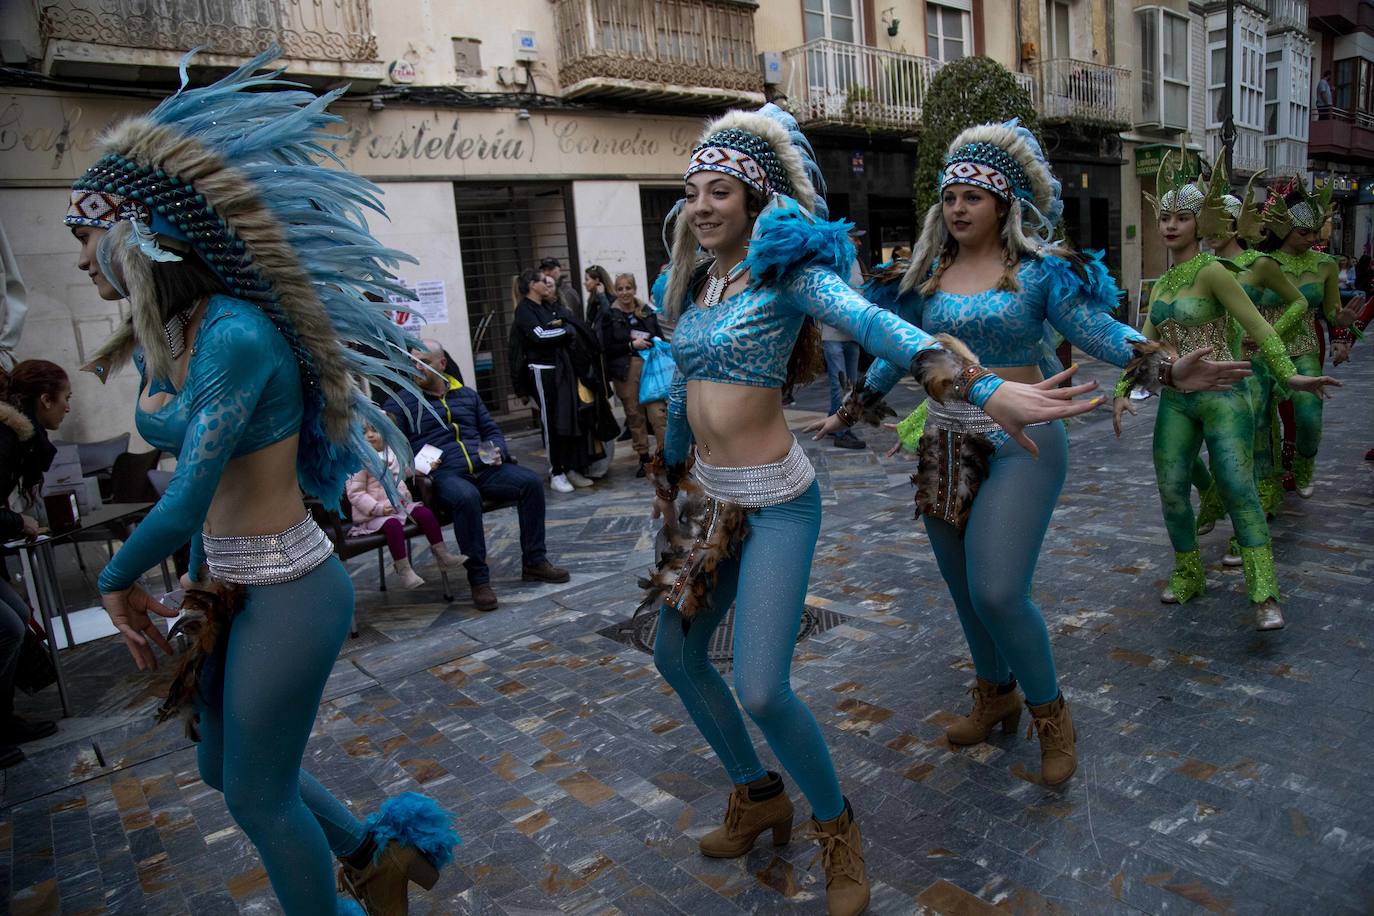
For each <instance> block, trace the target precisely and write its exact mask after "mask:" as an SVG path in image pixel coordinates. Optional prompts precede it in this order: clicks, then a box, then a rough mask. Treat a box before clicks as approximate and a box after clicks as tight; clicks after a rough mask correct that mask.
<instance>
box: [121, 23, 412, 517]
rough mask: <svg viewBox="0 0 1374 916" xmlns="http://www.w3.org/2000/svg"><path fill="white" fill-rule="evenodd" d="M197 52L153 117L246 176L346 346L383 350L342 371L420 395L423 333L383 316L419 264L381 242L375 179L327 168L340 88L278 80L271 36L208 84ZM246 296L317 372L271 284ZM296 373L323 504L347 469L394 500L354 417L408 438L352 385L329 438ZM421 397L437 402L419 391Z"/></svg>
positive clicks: (312, 481) (307, 459)
mask: <svg viewBox="0 0 1374 916" xmlns="http://www.w3.org/2000/svg"><path fill="white" fill-rule="evenodd" d="M194 54H195V52H194V51H193V52H191V53H190V54H187V55H186V56H185V57H183V58H182V61H181V67H180V70H181V88H180V89H179V90H178V91H177V92H176V93H175V94H174V95H172V96H171V97H170V98H168V99H166V100H164V101H163V102H162V103H161V104H160V105H158V106H157V107H156V108H155V109H154V110H153V111H152V112H151V113H150V114H149V116H148V117H149V119H150V120H152V121H153V122H154V123H157V124H164V125H167V126H169V127H172V128H173V129H175V130H176V131H177V132H179V133H181V134H183V135H186V136H189V137H192V138H194V139H195V140H197V141H198V142H200V143H201V144H203V145H204V146H206V147H208V148H209V149H212V150H214V151H215V152H216V153H217V154H218V155H219V157H220V158H221V159H222V160H223V162H224V164H225V165H226V166H228V167H230V168H233V169H236V170H238V171H239V172H240V173H242V174H243V175H244V176H246V177H247V178H248V180H249V181H250V182H252V184H253V187H254V191H255V193H256V194H257V196H258V198H259V200H260V201H261V203H262V204H263V205H264V206H266V207H267V208H268V209H269V210H270V211H271V212H272V213H273V215H274V216H275V217H276V218H277V220H278V221H279V223H280V225H281V227H282V229H283V231H284V233H285V236H286V239H287V241H288V242H289V243H290V244H291V245H292V247H293V248H294V249H295V251H296V255H297V258H298V260H299V262H300V264H301V266H302V268H303V269H304V270H305V271H306V272H307V273H308V274H309V277H310V280H311V283H312V285H313V286H314V289H315V292H316V295H317V296H318V298H319V301H320V303H321V305H322V306H323V307H324V311H325V313H326V314H327V316H328V318H329V321H330V322H331V324H332V325H333V326H334V329H335V331H336V332H337V333H338V335H339V337H340V338H341V339H342V340H343V341H344V343H345V344H346V345H347V344H360V345H363V346H366V347H368V348H371V349H372V350H373V351H376V352H377V353H380V354H381V355H380V356H378V355H370V354H367V353H363V352H362V351H361V350H359V349H357V348H356V347H353V346H345V347H343V348H342V350H341V353H340V354H339V358H341V359H342V360H343V361H344V364H345V365H346V367H347V369H348V371H349V372H352V373H356V374H358V375H362V376H366V377H369V378H371V379H373V380H374V381H376V382H377V383H379V384H381V385H382V386H383V387H384V388H385V389H387V390H388V391H392V390H395V389H396V388H404V389H406V390H409V391H411V393H413V394H416V395H417V397H418V396H419V392H418V390H417V389H416V387H415V382H414V379H413V371H414V370H413V368H412V364H411V360H410V356H409V350H410V349H411V348H412V347H415V346H418V341H416V340H415V339H414V338H413V337H411V336H410V335H409V334H407V333H406V332H404V331H403V330H402V329H401V328H400V327H398V326H397V325H396V324H395V322H393V321H392V320H391V319H390V317H389V316H388V315H387V310H388V309H389V308H390V302H389V301H388V300H389V297H390V296H393V295H395V296H401V297H405V298H414V294H413V293H412V292H411V291H410V290H409V289H407V288H406V287H405V286H404V285H402V284H401V283H400V281H399V280H397V278H396V276H395V275H394V273H393V271H394V270H395V269H397V268H398V267H399V265H400V264H402V263H416V262H415V259H414V258H413V257H411V256H410V255H408V254H406V253H405V252H401V251H397V250H395V249H391V248H387V247H385V246H383V245H381V244H380V243H378V241H377V240H376V238H375V237H373V235H372V233H371V231H370V230H369V229H368V225H367V214H368V213H373V214H378V215H381V216H385V215H386V211H385V208H384V207H383V205H382V197H383V192H382V190H381V189H380V188H378V187H377V186H376V185H375V184H373V183H372V182H370V181H368V180H367V179H365V178H362V177H360V176H358V175H355V174H353V173H351V172H349V171H347V170H345V169H343V168H338V167H327V166H329V165H332V166H339V165H341V164H342V163H341V162H340V160H339V158H338V157H337V156H336V155H335V154H334V153H333V152H332V151H331V149H330V146H329V144H330V143H331V142H332V140H333V139H334V137H333V136H332V135H330V134H329V130H330V128H332V127H333V126H334V125H337V124H339V123H341V122H342V120H343V119H342V118H341V117H340V116H338V115H335V114H331V113H330V112H329V111H328V110H327V109H328V107H329V105H330V104H331V103H332V102H333V101H335V100H336V99H337V98H339V97H340V96H341V95H342V94H343V92H344V90H343V89H336V90H334V91H331V92H327V93H324V94H323V95H319V96H317V95H315V94H314V93H312V92H310V91H309V90H308V89H307V88H306V87H305V86H303V85H302V84H300V83H296V82H292V81H289V80H286V79H283V78H282V73H283V70H282V69H280V68H278V69H265V68H267V67H268V65H269V64H271V63H272V61H274V60H276V59H277V58H278V57H280V56H281V50H280V48H277V47H275V46H274V47H270V48H268V49H267V50H265V51H263V52H262V53H261V54H259V55H257V56H256V57H254V58H253V59H252V60H250V61H248V62H247V63H245V64H244V65H243V66H241V67H239V68H238V69H237V70H235V71H234V72H233V73H231V74H229V75H228V76H226V77H224V78H223V79H221V80H219V81H217V82H215V83H213V84H212V85H209V86H204V87H199V88H194V89H193V88H188V87H189V82H190V81H189V74H188V69H189V64H190V61H191V58H192V56H193V55H194ZM262 90H272V91H262ZM321 163H325V164H326V165H322V164H321ZM138 241H139V244H140V245H142V240H141V239H140V240H138ZM158 250H159V251H160V249H158ZM145 251H146V248H145ZM148 254H149V256H150V257H156V255H155V254H154V253H153V252H148ZM269 286H270V284H269ZM369 296H372V297H374V298H375V299H380V300H381V301H373V300H372V299H369ZM246 298H248V299H250V300H251V301H252V302H253V303H254V304H256V305H257V306H259V307H260V308H262V310H263V311H264V312H265V313H266V314H267V315H268V317H269V318H271V319H272V321H273V323H274V324H276V326H277V328H278V329H279V330H280V331H281V332H282V334H283V336H284V337H286V339H287V341H288V342H289V343H290V344H291V345H292V347H293V349H294V350H296V353H297V357H298V359H300V361H301V364H302V367H303V371H304V372H305V373H306V374H307V375H309V374H310V373H312V372H314V368H313V365H312V363H313V360H312V354H310V353H309V352H308V350H306V349H305V348H304V345H303V344H302V343H301V342H300V340H299V338H298V337H297V335H296V333H295V329H294V327H293V326H292V322H291V316H289V315H287V314H286V313H285V311H284V310H283V309H282V308H280V307H279V305H278V304H277V302H276V300H275V299H274V298H273V295H272V294H271V293H270V292H259V293H254V294H251V295H246ZM303 381H305V382H306V383H307V391H313V392H314V394H313V396H311V397H307V399H306V405H305V416H304V419H303V422H302V429H301V446H300V450H299V459H298V463H297V472H298V476H299V478H300V483H301V486H302V488H303V489H305V491H306V492H307V493H310V494H312V495H314V496H317V497H319V498H320V500H321V501H322V502H324V504H325V505H327V506H333V505H337V504H338V502H339V498H340V495H341V494H342V491H343V486H344V482H345V481H346V480H347V478H348V476H349V474H351V473H353V472H354V471H356V470H357V469H358V468H359V467H366V468H368V470H369V471H371V472H372V473H373V474H374V475H375V476H376V477H377V478H378V480H380V481H382V482H383V484H384V485H385V487H386V489H387V492H388V495H389V496H390V497H391V499H392V501H393V502H396V503H397V504H398V505H399V503H400V498H399V494H398V493H397V492H396V490H395V487H394V486H393V483H392V481H391V475H390V474H388V473H386V469H385V465H384V464H383V463H382V456H381V455H379V454H378V453H377V452H376V451H375V450H374V449H373V448H372V447H371V446H369V445H368V444H367V441H366V440H365V439H364V438H363V435H362V425H361V422H363V421H365V422H367V423H368V424H370V425H372V426H373V427H375V428H376V429H377V430H378V432H380V433H381V434H382V438H383V439H384V441H385V442H386V444H387V446H388V447H390V448H391V450H392V451H393V452H394V453H395V454H396V456H397V457H398V459H399V460H400V461H401V463H402V465H407V464H409V462H410V460H411V458H410V447H409V445H408V443H407V442H406V440H405V438H404V437H403V436H402V435H401V433H400V432H399V431H398V430H397V429H396V428H395V426H394V425H393V424H392V423H391V422H390V421H389V420H388V419H387V418H386V416H385V415H384V414H383V413H382V412H381V411H380V410H378V409H377V408H376V407H375V405H373V404H372V402H371V401H369V400H368V399H367V398H366V397H363V396H362V395H361V394H360V393H356V392H355V394H354V396H353V404H352V413H353V416H354V418H355V422H354V423H353V425H352V429H351V430H350V432H349V435H348V436H347V439H346V441H343V442H339V441H336V440H334V439H331V438H330V437H329V436H328V435H327V434H326V432H325V429H324V424H323V407H324V404H323V400H322V395H320V394H319V393H318V391H319V389H318V387H317V386H314V385H312V384H310V381H311V380H310V379H308V378H307V379H304V380H303ZM419 400H420V403H421V404H424V405H425V407H426V408H428V409H432V408H429V405H428V403H427V402H426V401H425V399H424V398H423V397H420V398H419Z"/></svg>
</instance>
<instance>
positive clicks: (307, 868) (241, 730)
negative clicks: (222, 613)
mask: <svg viewBox="0 0 1374 916" xmlns="http://www.w3.org/2000/svg"><path fill="white" fill-rule="evenodd" d="M352 615H353V582H352V580H351V579H349V577H348V572H347V570H345V569H344V565H343V563H341V562H339V559H338V557H330V558H329V559H328V560H326V561H325V562H324V563H323V564H321V565H320V566H318V567H316V568H315V569H314V570H312V571H311V572H310V573H308V574H307V575H305V576H304V577H302V578H300V579H297V580H295V581H294V582H285V583H282V584H280V585H255V586H252V587H250V588H249V589H248V595H247V598H246V599H245V601H244V606H243V609H242V610H240V611H239V613H238V614H237V615H236V616H235V617H234V623H233V625H232V626H231V627H230V628H229V640H228V646H227V648H226V652H225V655H224V661H223V669H222V675H223V676H222V677H221V678H217V679H215V678H212V679H210V683H209V684H207V685H206V688H207V694H208V701H207V702H205V703H202V704H200V705H198V707H197V712H199V714H200V733H201V740H200V747H199V750H198V758H197V759H198V762H199V764H200V778H201V779H202V780H203V781H204V782H205V784H206V785H208V786H210V787H211V788H214V789H217V790H219V791H220V792H223V793H224V803H225V805H226V806H227V807H228V808H229V813H230V814H232V815H233V817H234V820H235V821H237V822H238V824H239V826H240V827H242V828H243V832H244V833H246V834H247V835H248V838H249V839H250V840H252V841H253V845H254V846H256V847H257V850H258V855H259V856H261V857H262V864H263V866H264V867H265V868H266V869H267V877H268V878H269V879H270V880H271V882H272V890H273V891H274V892H275V893H276V895H277V900H278V901H280V903H281V906H282V910H283V911H284V912H285V913H286V914H287V916H305V914H311V916H317V914H334V913H335V908H336V906H337V905H338V904H337V903H336V897H335V893H334V861H333V857H334V856H335V855H339V856H343V855H348V854H349V853H351V852H354V851H356V850H357V849H358V847H359V846H361V845H362V842H363V840H364V839H365V836H366V833H365V830H364V828H363V825H362V824H360V823H359V822H358V820H357V818H355V817H354V816H353V815H352V814H351V813H350V812H349V810H348V809H347V808H346V807H344V805H343V804H342V803H341V802H340V801H339V800H338V799H336V798H335V797H334V796H333V795H331V794H330V793H329V790H328V789H326V788H325V787H324V786H322V785H320V783H319V781H318V780H316V779H315V778H314V777H313V776H311V775H309V774H308V773H306V772H305V771H303V770H302V769H301V758H302V756H304V754H305V743H306V741H307V739H309V737H310V730H311V728H312V727H313V726H314V723H315V713H316V712H317V711H318V709H319V706H320V697H321V696H322V695H323V694H324V684H325V681H326V680H327V679H328V678H329V672H330V669H332V668H333V666H334V661H335V659H336V658H338V655H339V649H340V647H341V646H342V645H343V642H344V639H345V638H346V637H347V636H348V625H349V620H350V619H351V618H352Z"/></svg>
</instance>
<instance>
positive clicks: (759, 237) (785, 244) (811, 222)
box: [747, 196, 854, 284]
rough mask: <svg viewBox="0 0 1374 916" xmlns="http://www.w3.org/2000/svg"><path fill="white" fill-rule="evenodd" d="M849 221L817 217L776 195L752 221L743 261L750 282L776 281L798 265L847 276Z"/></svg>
mask: <svg viewBox="0 0 1374 916" xmlns="http://www.w3.org/2000/svg"><path fill="white" fill-rule="evenodd" d="M851 228H852V224H850V223H849V222H847V221H845V220H835V221H834V222H831V221H829V220H824V219H820V218H819V217H816V216H815V215H813V214H811V213H810V212H808V211H807V210H806V209H805V208H803V207H802V206H801V205H800V204H798V203H797V202H796V201H795V200H792V199H790V198H787V197H782V196H778V197H775V198H773V201H772V202H771V203H769V204H768V206H767V207H765V208H764V209H763V212H762V213H760V214H759V217H758V219H757V220H755V222H754V234H753V237H752V238H751V239H750V241H749V258H748V260H747V264H748V267H749V274H750V277H751V278H752V281H753V283H755V284H759V283H776V282H778V281H780V280H782V279H783V278H784V277H786V276H787V275H788V274H789V273H790V272H791V271H793V270H796V269H798V268H802V267H824V268H827V269H829V270H833V271H835V272H836V273H837V274H840V275H841V276H848V274H849V267H850V265H851V264H853V263H854V245H853V243H851V242H850V241H849V230H850V229H851Z"/></svg>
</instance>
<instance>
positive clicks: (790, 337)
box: [663, 266, 1000, 465]
mask: <svg viewBox="0 0 1374 916" xmlns="http://www.w3.org/2000/svg"><path fill="white" fill-rule="evenodd" d="M807 316H810V317H812V318H814V319H816V320H817V321H819V322H821V323H823V324H828V325H831V326H833V327H836V328H839V329H840V330H842V331H844V332H845V333H846V334H848V335H849V336H851V337H853V338H854V339H855V340H856V341H858V343H859V346H861V347H863V348H864V349H865V350H867V351H869V352H870V353H873V354H875V355H879V356H882V357H884V358H885V359H886V360H888V362H889V365H893V366H900V367H901V369H900V371H901V372H903V373H904V372H907V371H909V368H910V365H911V361H912V360H913V359H915V357H916V354H917V353H919V352H920V351H921V350H925V349H929V348H932V347H937V346H939V345H938V344H937V343H936V342H935V340H934V339H933V338H932V337H931V336H930V335H929V334H927V333H925V332H924V331H922V330H921V329H920V328H919V327H913V326H912V325H911V324H909V323H907V322H906V321H903V320H902V319H901V318H898V317H897V316H896V315H894V314H893V313H892V312H890V311H887V310H886V309H882V308H879V307H878V306H876V305H873V304H872V303H870V302H868V301H867V300H866V299H864V298H863V297H862V296H860V295H859V294H858V293H856V292H854V290H853V289H851V288H850V286H849V284H848V283H846V282H845V281H844V280H842V279H840V278H839V277H838V276H837V275H836V274H835V272H834V271H832V270H830V269H828V268H825V267H819V266H809V267H800V268H797V269H795V270H791V271H789V272H788V273H786V274H785V276H784V277H783V279H782V280H780V281H778V282H773V283H757V284H754V285H751V286H750V287H748V288H747V289H745V290H742V291H740V292H738V293H735V294H734V295H733V296H730V297H728V298H726V299H724V300H723V301H721V302H719V303H718V304H716V305H714V306H712V307H711V308H709V309H703V308H700V307H698V306H696V305H691V306H689V307H688V308H687V310H686V311H685V312H683V314H682V317H681V318H680V319H678V323H677V329H676V331H674V333H673V358H674V360H675V361H676V363H677V371H676V372H675V373H674V375H673V385H672V389H671V392H670V394H669V397H668V433H667V436H666V437H665V438H666V439H667V442H666V443H665V447H664V450H663V451H664V460H665V461H667V462H668V464H670V465H671V464H680V463H681V462H683V461H685V460H686V456H687V447H688V445H690V443H691V430H690V429H689V427H688V425H687V382H688V381H689V380H690V379H701V380H704V381H711V382H723V383H725V384H729V385H750V386H753V387H758V388H781V387H782V385H783V383H784V382H785V381H786V377H787V363H788V360H789V358H790V357H791V355H792V348H793V345H794V344H795V343H796V341H797V334H798V333H799V331H800V330H801V325H802V321H803V320H804V319H805V318H806V317H807ZM894 381H895V379H894ZM993 381H995V382H1000V380H993ZM995 389H996V384H993V385H988V386H986V390H984V391H982V392H979V393H977V395H976V396H975V397H974V398H973V399H974V400H975V402H976V403H979V404H982V403H984V402H985V401H986V400H987V398H988V397H991V395H992V392H993V390H995Z"/></svg>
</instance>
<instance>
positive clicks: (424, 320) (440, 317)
mask: <svg viewBox="0 0 1374 916" xmlns="http://www.w3.org/2000/svg"><path fill="white" fill-rule="evenodd" d="M401 282H402V283H404V284H405V286H406V288H408V289H410V290H413V291H414V292H415V295H416V296H418V297H419V298H418V300H417V299H407V298H405V297H403V296H398V295H395V294H393V295H392V296H391V304H392V305H394V306H396V308H394V309H391V310H390V314H391V320H392V321H394V322H396V323H397V324H398V325H400V326H401V327H403V328H405V329H406V330H407V331H418V330H420V329H421V328H422V327H424V326H425V325H427V324H448V289H447V287H445V285H444V281H443V280H414V281H412V280H402V281H401Z"/></svg>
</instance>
